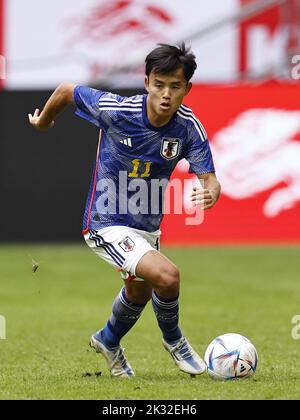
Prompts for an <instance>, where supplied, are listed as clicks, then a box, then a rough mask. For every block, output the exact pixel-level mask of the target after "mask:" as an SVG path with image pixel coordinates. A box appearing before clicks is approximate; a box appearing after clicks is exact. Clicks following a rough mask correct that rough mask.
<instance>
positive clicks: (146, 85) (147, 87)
mask: <svg viewBox="0 0 300 420" xmlns="http://www.w3.org/2000/svg"><path fill="white" fill-rule="evenodd" d="M145 89H146V91H147V92H148V93H149V78H148V76H145Z"/></svg>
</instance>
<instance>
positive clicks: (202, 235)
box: [162, 82, 300, 245]
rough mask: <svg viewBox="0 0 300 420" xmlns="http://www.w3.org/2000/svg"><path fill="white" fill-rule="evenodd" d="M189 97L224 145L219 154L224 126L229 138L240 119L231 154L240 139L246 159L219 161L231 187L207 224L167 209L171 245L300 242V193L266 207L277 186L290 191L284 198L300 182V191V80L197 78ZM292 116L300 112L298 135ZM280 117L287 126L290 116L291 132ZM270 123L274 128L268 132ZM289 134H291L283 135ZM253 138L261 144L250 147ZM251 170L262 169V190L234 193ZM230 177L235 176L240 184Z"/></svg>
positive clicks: (166, 228)
mask: <svg viewBox="0 0 300 420" xmlns="http://www.w3.org/2000/svg"><path fill="white" fill-rule="evenodd" d="M185 103H186V104H187V105H189V106H190V107H191V108H192V109H193V111H194V113H195V114H196V115H197V117H198V118H199V119H200V121H201V122H202V123H203V125H204V126H205V128H206V131H207V133H208V136H209V138H210V143H211V146H212V149H213V150H214V149H215V147H214V146H215V145H216V146H217V149H216V150H218V159H217V161H219V162H222V153H223V151H222V147H220V145H219V146H218V144H217V141H216V138H217V139H218V136H217V135H216V134H217V133H218V132H222V133H223V134H222V135H223V140H224V138H225V139H226V133H227V131H226V130H227V129H228V128H230V127H231V128H232V127H235V128H234V130H235V131H234V133H235V136H237V137H238V138H237V143H232V144H231V143H230V142H231V137H232V133H231V134H230V131H229V132H228V147H227V148H225V149H224V159H225V158H226V159H227V158H228V157H229V160H230V159H231V158H230V154H232V153H235V149H236V148H237V145H238V148H239V160H240V161H241V162H239V161H236V162H235V164H234V165H233V166H232V167H227V168H226V167H225V169H224V167H223V165H219V166H220V167H221V166H222V170H220V167H219V169H218V165H217V164H216V173H217V176H218V178H219V180H220V182H221V184H223V180H222V177H223V176H224V174H225V175H226V189H225V191H223V193H222V196H221V198H220V200H219V202H218V203H217V205H216V206H215V207H214V208H213V209H211V210H208V211H206V212H205V218H204V222H203V223H202V224H201V225H198V226H197V225H196V226H186V225H185V218H186V215H166V216H165V217H164V220H163V226H162V228H163V237H162V240H163V242H164V243H165V244H170V245H172V244H209V243H211V244H216V243H220V244H221V243H300V198H299V199H298V200H297V199H294V200H293V199H292V201H293V203H292V204H291V205H290V206H289V205H288V204H284V203H282V207H283V208H282V209H281V210H280V211H278V214H275V215H273V216H266V214H264V211H263V209H264V205H265V203H266V202H267V200H268V199H270V197H271V195H272V194H273V193H274V194H275V193H276V191H282V192H283V197H282V198H281V200H284V199H285V195H287V194H289V195H291V194H292V193H291V191H292V190H293V188H294V190H293V191H295V192H296V193H298V192H299V184H298V178H300V173H299V177H298V174H297V170H298V169H297V168H299V171H300V131H299V129H300V112H299V115H298V114H297V112H296V113H295V112H293V111H300V85H296V84H280V83H275V82H274V83H271V82H270V83H267V84H252V85H237V86H231V87H229V86H224V87H217V86H215V87H214V86H194V87H193V89H192V91H191V93H190V95H189V96H188V97H187V99H186V101H185ZM253 110H254V113H255V116H254V117H255V118H258V120H257V123H255V121H256V120H253V119H252V120H251V118H253V115H252V114H253V113H252V111H253ZM243 116H244V118H245V116H246V117H247V118H250V121H254V124H253V127H252V126H251V125H250V127H248V128H247V129H248V131H249V130H250V133H249V132H247V133H245V132H244V131H242V130H241V131H240V133H239V123H238V122H239V121H242V120H243ZM291 117H292V118H293V121H294V124H296V127H297V118H298V121H299V125H298V127H299V128H298V129H297V128H296V129H295V130H294V132H293V135H291V133H290V131H289V129H290V120H289V119H290V118H291ZM295 117H296V119H295ZM270 118H271V119H270ZM278 118H281V119H282V120H281V121H280V124H279V126H281V125H282V124H283V125H284V127H286V130H287V133H285V132H283V133H282V134H280V135H279V136H277V131H278V130H277V128H276V122H277V121H278ZM256 124H257V127H256ZM241 127H242V126H241ZM224 129H226V130H225V131H224ZM243 130H244V129H243ZM251 130H253V133H251ZM264 131H266V135H265V137H264V135H263V133H264ZM245 135H246V136H247V141H246V137H245ZM224 136H225V137H224ZM251 136H252V137H251ZM273 137H274V138H275V137H276V139H275V140H274V141H273ZM282 137H287V138H285V139H284V140H282V141H281V138H282ZM249 138H250V140H251V141H250V146H251V145H252V142H253V144H255V143H256V145H255V151H254V152H251V154H250V155H249ZM278 139H279V140H278ZM265 140H268V142H269V143H270V145H269V144H268V145H267V146H268V148H270V147H271V149H270V151H269V152H266V151H265ZM244 146H245V147H244ZM231 147H232V149H230V148H231ZM243 147H244V149H243ZM248 155H249V156H248ZM273 156H274V158H273ZM215 157H216V156H215ZM272 159H274V160H272ZM215 163H216V160H215ZM241 163H242V165H241ZM243 165H244V166H243ZM249 170H250V172H249ZM243 172H247V173H250V174H251V173H253V174H256V175H255V177H254V178H253V179H255V183H257V188H256V190H255V188H254V192H253V191H252V192H250V191H249V194H248V193H247V190H246V191H242V195H243V198H240V199H238V198H235V197H233V196H234V195H235V193H236V191H237V190H238V189H239V187H240V186H239V181H236V179H238V178H239V177H241V179H242V181H241V182H243V183H244V182H245V179H243ZM274 174H275V175H274ZM174 177H178V178H180V179H184V178H187V177H191V175H189V174H187V173H183V172H181V171H179V170H178V169H176V171H175V173H174ZM270 177H271V178H270ZM269 178H270V179H271V181H270V182H271V183H269V184H268V185H269V186H267V187H265V188H264V187H261V185H260V184H262V185H263V184H264V181H265V180H266V179H269ZM228 179H229V181H228ZM230 179H232V191H231V186H230ZM228 182H229V183H228ZM250 183H251V180H250ZM224 185H225V184H224ZM231 192H233V196H232V194H231ZM277 201H278V200H277ZM279 201H280V200H279ZM289 207H290V208H289Z"/></svg>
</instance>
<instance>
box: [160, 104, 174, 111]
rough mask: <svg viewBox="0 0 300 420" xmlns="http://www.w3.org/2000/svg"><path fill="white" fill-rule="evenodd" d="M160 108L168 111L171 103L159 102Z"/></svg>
mask: <svg viewBox="0 0 300 420" xmlns="http://www.w3.org/2000/svg"><path fill="white" fill-rule="evenodd" d="M160 108H161V109H162V110H163V111H169V110H170V109H171V104H170V102H162V103H161V104H160Z"/></svg>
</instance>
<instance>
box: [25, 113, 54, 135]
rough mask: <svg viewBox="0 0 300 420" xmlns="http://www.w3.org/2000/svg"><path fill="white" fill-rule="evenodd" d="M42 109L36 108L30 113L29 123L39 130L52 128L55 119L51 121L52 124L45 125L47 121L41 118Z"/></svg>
mask: <svg viewBox="0 0 300 420" xmlns="http://www.w3.org/2000/svg"><path fill="white" fill-rule="evenodd" d="M39 112H40V110H39V109H36V110H35V111H34V114H33V115H31V114H28V119H29V123H30V124H31V125H32V126H33V127H34V128H35V129H36V130H39V131H46V130H48V129H49V128H52V127H53V126H54V121H51V122H50V124H47V125H45V123H43V122H42V120H41V115H39Z"/></svg>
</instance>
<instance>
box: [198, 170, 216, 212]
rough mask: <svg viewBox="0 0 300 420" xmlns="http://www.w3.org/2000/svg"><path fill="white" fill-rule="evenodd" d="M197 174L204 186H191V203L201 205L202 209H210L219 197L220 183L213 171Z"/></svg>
mask: <svg viewBox="0 0 300 420" xmlns="http://www.w3.org/2000/svg"><path fill="white" fill-rule="evenodd" d="M197 176H198V178H199V180H200V182H201V184H202V185H203V187H204V188H203V189H201V188H196V187H195V188H193V192H192V194H191V200H192V202H193V203H195V204H199V205H201V207H202V208H203V209H204V210H208V209H211V208H212V207H213V206H214V205H215V204H216V202H217V201H218V199H219V197H220V194H221V184H220V182H219V181H218V180H217V177H216V175H215V173H214V172H209V173H207V174H202V175H197Z"/></svg>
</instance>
